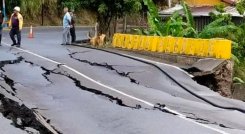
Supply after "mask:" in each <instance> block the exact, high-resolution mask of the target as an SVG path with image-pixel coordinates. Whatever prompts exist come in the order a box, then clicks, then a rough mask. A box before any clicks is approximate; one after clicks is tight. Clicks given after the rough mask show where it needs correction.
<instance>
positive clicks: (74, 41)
mask: <svg viewBox="0 0 245 134" xmlns="http://www.w3.org/2000/svg"><path fill="white" fill-rule="evenodd" d="M70 15H71V28H70V33H71V42H72V43H76V29H75V17H76V16H75V14H74V10H71V12H70Z"/></svg>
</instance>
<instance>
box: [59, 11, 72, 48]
mask: <svg viewBox="0 0 245 134" xmlns="http://www.w3.org/2000/svg"><path fill="white" fill-rule="evenodd" d="M64 14H65V15H64V17H63V42H62V44H61V45H70V44H71V40H70V36H71V34H70V28H71V15H70V13H69V12H68V8H67V7H65V8H64Z"/></svg>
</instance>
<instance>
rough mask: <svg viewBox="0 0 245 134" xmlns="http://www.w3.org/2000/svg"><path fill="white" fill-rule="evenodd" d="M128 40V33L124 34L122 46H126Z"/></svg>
mask: <svg viewBox="0 0 245 134" xmlns="http://www.w3.org/2000/svg"><path fill="white" fill-rule="evenodd" d="M129 41H130V36H129V35H126V34H125V35H124V43H123V44H122V48H127V44H128V43H129Z"/></svg>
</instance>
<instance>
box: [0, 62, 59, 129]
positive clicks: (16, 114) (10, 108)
mask: <svg viewBox="0 0 245 134" xmlns="http://www.w3.org/2000/svg"><path fill="white" fill-rule="evenodd" d="M21 61H23V58H22V57H19V58H17V59H16V60H8V61H0V68H1V70H2V71H3V72H1V74H0V78H2V79H3V80H2V82H5V83H6V84H7V85H8V86H9V88H10V89H11V90H12V91H13V92H11V91H9V90H7V88H6V87H5V86H3V85H0V89H4V90H5V91H6V92H7V93H9V94H11V95H12V96H14V97H16V98H18V97H17V95H16V91H17V89H16V88H15V87H14V86H15V84H16V83H15V82H14V80H12V79H10V78H9V77H7V75H5V74H4V72H5V70H4V69H3V67H4V66H6V65H11V64H18V63H21ZM18 100H20V101H21V99H19V98H18ZM0 113H2V115H3V116H4V117H5V118H7V119H9V120H12V122H13V123H12V125H13V126H14V127H16V128H19V129H22V130H24V131H26V132H27V133H34V132H31V131H30V130H28V129H27V128H32V129H34V130H37V131H38V132H39V133H40V134H53V133H58V134H61V133H60V132H59V131H58V130H56V129H55V128H54V127H51V130H50V128H47V126H45V125H44V124H46V123H47V124H48V120H46V122H45V123H44V124H43V122H40V121H39V120H38V117H37V112H36V111H35V110H34V109H30V108H28V107H27V106H25V105H24V104H20V103H19V102H16V101H14V100H12V99H9V98H7V97H6V96H5V95H4V94H2V93H1V92H0ZM39 118H42V119H45V117H39ZM49 127H50V126H49Z"/></svg>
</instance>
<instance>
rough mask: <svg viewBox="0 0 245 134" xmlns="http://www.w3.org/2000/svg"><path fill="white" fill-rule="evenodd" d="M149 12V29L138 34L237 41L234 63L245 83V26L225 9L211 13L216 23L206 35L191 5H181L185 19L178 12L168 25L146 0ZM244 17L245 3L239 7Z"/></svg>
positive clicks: (237, 72)
mask: <svg viewBox="0 0 245 134" xmlns="http://www.w3.org/2000/svg"><path fill="white" fill-rule="evenodd" d="M144 4H145V5H146V6H147V8H148V24H149V27H150V28H149V29H136V32H137V33H138V34H146V35H159V36H169V35H170V36H174V37H192V38H205V39H209V38H225V39H229V40H232V41H233V49H232V52H233V59H234V61H235V76H234V81H235V82H240V83H243V82H244V80H245V74H244V72H245V62H244V57H245V39H244V37H245V24H241V25H238V26H237V25H235V24H234V23H233V22H232V21H231V20H232V16H231V15H230V14H226V13H225V10H224V7H225V6H224V5H223V4H221V5H217V6H216V7H215V9H216V11H217V13H210V16H211V18H212V22H211V23H210V24H209V25H207V26H205V28H204V29H203V30H202V31H199V32H198V31H196V30H195V29H196V28H195V25H194V21H193V16H192V14H191V11H190V9H189V7H188V6H187V4H186V3H185V2H183V1H182V2H181V5H182V6H183V10H184V16H181V15H179V13H178V12H175V13H174V14H173V15H172V16H170V17H169V19H168V20H167V21H162V20H161V19H160V17H159V14H158V10H157V8H156V6H155V4H154V2H153V1H152V0H144ZM237 8H238V10H239V12H240V13H244V11H245V0H241V1H240V3H238V4H237Z"/></svg>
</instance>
